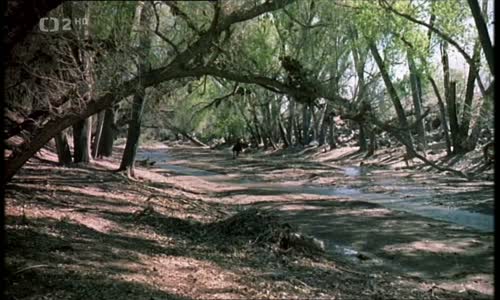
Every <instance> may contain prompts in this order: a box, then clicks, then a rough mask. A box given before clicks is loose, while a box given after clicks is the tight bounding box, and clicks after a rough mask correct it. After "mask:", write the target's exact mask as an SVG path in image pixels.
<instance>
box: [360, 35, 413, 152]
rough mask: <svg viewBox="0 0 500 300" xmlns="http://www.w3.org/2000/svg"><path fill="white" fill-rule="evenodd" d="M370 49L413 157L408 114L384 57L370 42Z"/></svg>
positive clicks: (406, 146) (406, 145)
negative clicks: (386, 66)
mask: <svg viewBox="0 0 500 300" xmlns="http://www.w3.org/2000/svg"><path fill="white" fill-rule="evenodd" d="M369 48H370V51H371V53H372V55H373V58H374V59H375V63H376V64H377V66H378V68H379V70H380V74H381V75H382V79H383V80H384V83H385V86H386V88H387V91H388V93H389V96H390V99H391V101H392V104H393V105H394V108H395V109H396V114H397V116H398V122H399V125H400V127H402V132H401V134H400V136H401V138H402V139H404V141H401V142H402V143H403V144H404V145H405V148H406V154H407V155H408V157H413V156H414V154H415V153H414V152H415V150H414V149H413V142H412V137H411V134H410V130H409V128H408V121H407V119H406V114H405V111H404V109H403V106H402V105H401V100H400V99H399V96H398V94H397V92H396V89H395V88H394V85H393V84H392V81H391V79H390V77H389V73H388V72H387V70H386V68H385V64H384V62H383V60H382V57H381V56H380V54H379V52H378V50H377V46H376V45H375V43H374V42H373V41H370V43H369Z"/></svg>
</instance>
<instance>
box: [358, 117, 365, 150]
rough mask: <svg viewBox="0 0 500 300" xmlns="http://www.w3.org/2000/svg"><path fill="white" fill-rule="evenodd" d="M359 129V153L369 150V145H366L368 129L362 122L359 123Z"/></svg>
mask: <svg viewBox="0 0 500 300" xmlns="http://www.w3.org/2000/svg"><path fill="white" fill-rule="evenodd" d="M357 123H358V127H359V135H358V146H359V151H366V150H367V149H368V145H367V143H366V133H365V131H366V127H365V125H364V124H363V123H362V122H357Z"/></svg>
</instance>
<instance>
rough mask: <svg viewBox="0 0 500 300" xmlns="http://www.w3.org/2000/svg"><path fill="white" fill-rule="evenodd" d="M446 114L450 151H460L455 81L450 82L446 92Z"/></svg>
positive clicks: (461, 150)
mask: <svg viewBox="0 0 500 300" xmlns="http://www.w3.org/2000/svg"><path fill="white" fill-rule="evenodd" d="M448 97H449V100H448V116H449V118H450V133H451V143H452V145H453V151H452V153H462V152H463V149H462V148H461V143H460V140H459V139H458V138H459V126H458V119H457V83H456V82H455V81H452V82H450V91H449V94H448Z"/></svg>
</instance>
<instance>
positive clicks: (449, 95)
mask: <svg viewBox="0 0 500 300" xmlns="http://www.w3.org/2000/svg"><path fill="white" fill-rule="evenodd" d="M441 62H442V64H443V79H444V80H443V84H444V97H445V101H446V108H447V113H448V119H449V120H450V135H451V144H452V146H453V149H452V153H459V152H461V149H460V145H459V142H458V135H459V132H458V131H459V127H458V119H457V107H456V82H451V81H450V64H449V59H448V44H446V43H445V42H443V43H442V44H441Z"/></svg>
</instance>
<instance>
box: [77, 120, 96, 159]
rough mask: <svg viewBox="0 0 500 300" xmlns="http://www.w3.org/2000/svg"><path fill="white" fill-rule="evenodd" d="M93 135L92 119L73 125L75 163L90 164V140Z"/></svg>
mask: <svg viewBox="0 0 500 300" xmlns="http://www.w3.org/2000/svg"><path fill="white" fill-rule="evenodd" d="M91 133H92V117H88V118H87V119H85V120H82V121H79V122H77V123H76V124H75V125H73V151H74V161H75V163H88V162H90V159H91V158H90V138H91Z"/></svg>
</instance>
